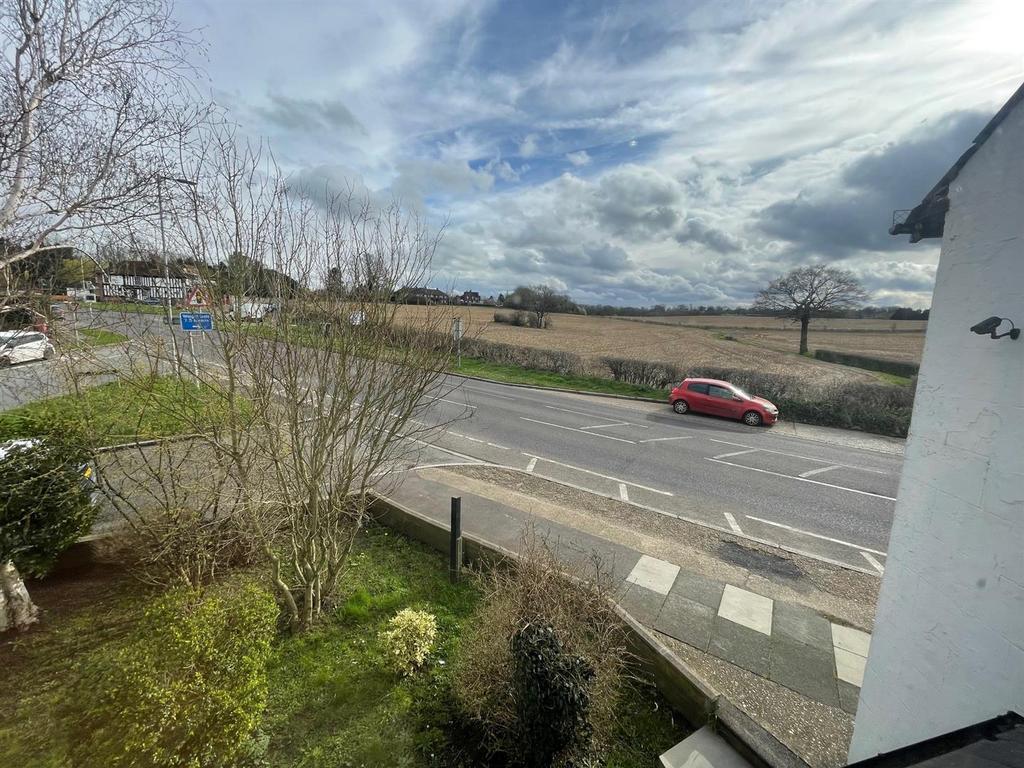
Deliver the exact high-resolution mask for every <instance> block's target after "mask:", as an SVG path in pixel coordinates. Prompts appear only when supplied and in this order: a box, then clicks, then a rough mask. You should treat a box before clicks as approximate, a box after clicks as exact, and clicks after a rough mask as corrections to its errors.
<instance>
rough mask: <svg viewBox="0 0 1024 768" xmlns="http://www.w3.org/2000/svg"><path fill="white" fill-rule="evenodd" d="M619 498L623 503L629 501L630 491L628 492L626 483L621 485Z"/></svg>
mask: <svg viewBox="0 0 1024 768" xmlns="http://www.w3.org/2000/svg"><path fill="white" fill-rule="evenodd" d="M619 498H620V499H622V500H623V501H629V491H627V490H626V484H625V483H619Z"/></svg>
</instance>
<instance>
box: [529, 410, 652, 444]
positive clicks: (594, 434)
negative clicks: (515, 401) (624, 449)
mask: <svg viewBox="0 0 1024 768" xmlns="http://www.w3.org/2000/svg"><path fill="white" fill-rule="evenodd" d="M519 418H520V419H522V420H523V421H530V422H533V423H534V424H543V425H544V426H545V427H554V428H555V429H564V430H566V431H568V432H579V433H580V434H581V435H590V436H591V437H603V438H604V439H605V440H615V441H616V442H619V443H629V444H630V445H636V441H635V440H626V439H625V438H624V437H613V436H612V435H602V434H601V433H600V432H584V431H583V430H582V429H577V428H576V427H567V426H565V425H564V424H552V423H551V422H550V421H540V420H539V419H528V418H527V417H526V416H520V417H519Z"/></svg>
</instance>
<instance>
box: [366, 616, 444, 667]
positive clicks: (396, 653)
mask: <svg viewBox="0 0 1024 768" xmlns="http://www.w3.org/2000/svg"><path fill="white" fill-rule="evenodd" d="M436 639H437V619H436V618H434V615H433V614H431V613H427V612H426V611H416V610H413V609H412V608H404V609H402V610H401V611H399V612H398V613H396V614H395V615H394V616H392V617H391V620H390V621H389V622H388V628H387V629H385V630H383V631H382V632H381V633H380V642H381V646H382V647H383V649H384V654H385V656H386V657H387V659H388V662H389V663H390V664H391V666H392V667H393V668H394V669H395V671H396V672H398V673H399V674H400V675H406V676H407V675H411V674H412V673H413V672H415V671H416V670H418V669H420V668H421V667H422V666H423V664H424V662H426V660H427V656H429V655H430V652H431V651H432V650H433V648H434V641H435V640H436Z"/></svg>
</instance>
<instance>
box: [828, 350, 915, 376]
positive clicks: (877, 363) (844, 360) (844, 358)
mask: <svg viewBox="0 0 1024 768" xmlns="http://www.w3.org/2000/svg"><path fill="white" fill-rule="evenodd" d="M814 356H815V358H817V359H818V360H823V361H825V362H826V363H839V364H840V365H851V366H853V367H854V368H865V369H866V370H869V371H879V372H881V373H891V374H892V375H893V376H904V377H907V378H910V377H911V376H917V371H918V368H919V367H920V366H918V365H916V364H914V363H903V362H900V361H898V360H886V359H885V358H882V357H870V356H868V355H851V354H848V353H846V352H834V351H832V350H830V349H816V350H814Z"/></svg>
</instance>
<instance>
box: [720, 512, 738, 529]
mask: <svg viewBox="0 0 1024 768" xmlns="http://www.w3.org/2000/svg"><path fill="white" fill-rule="evenodd" d="M724 514H725V522H727V523H728V524H729V527H730V528H732V532H733V533H743V529H742V528H740V526H739V523H737V522H736V518H735V517H733V515H732V513H731V512H726V513H724Z"/></svg>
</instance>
